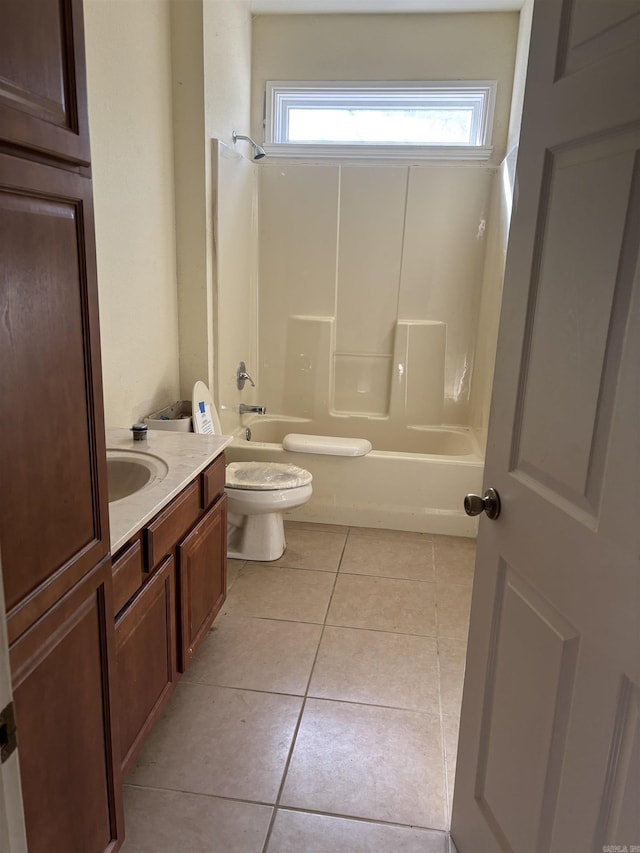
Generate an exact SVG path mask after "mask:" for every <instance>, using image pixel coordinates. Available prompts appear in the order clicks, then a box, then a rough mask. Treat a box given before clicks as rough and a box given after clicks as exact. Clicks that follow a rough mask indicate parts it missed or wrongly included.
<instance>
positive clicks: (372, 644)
mask: <svg viewBox="0 0 640 853" xmlns="http://www.w3.org/2000/svg"><path fill="white" fill-rule="evenodd" d="M309 696H315V697H320V698H323V699H341V700H343V701H346V702H361V703H365V704H368V705H388V706H390V707H393V708H407V709H409V710H413V711H429V712H431V713H436V714H437V713H439V710H440V708H439V703H438V698H439V697H438V667H437V660H436V641H435V640H434V639H432V638H431V637H414V636H409V635H408V634H389V633H386V632H381V631H365V630H362V629H360V628H333V627H330V626H327V627H326V628H325V631H324V634H323V636H322V642H321V644H320V650H319V652H318V658H317V660H316V664H315V666H314V668H313V678H312V681H311V685H310V687H309Z"/></svg>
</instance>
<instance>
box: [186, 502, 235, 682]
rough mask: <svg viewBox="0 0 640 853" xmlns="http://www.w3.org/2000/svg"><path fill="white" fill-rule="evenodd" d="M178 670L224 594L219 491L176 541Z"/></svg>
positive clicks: (223, 531) (224, 523)
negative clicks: (185, 532)
mask: <svg viewBox="0 0 640 853" xmlns="http://www.w3.org/2000/svg"><path fill="white" fill-rule="evenodd" d="M178 589H179V598H180V603H179V606H180V654H179V656H178V657H179V661H180V664H179V665H180V672H184V671H185V669H186V667H187V664H188V663H189V661H190V660H191V658H192V657H193V653H194V651H195V650H196V649H197V647H198V646H199V645H200V643H201V642H202V640H203V639H204V637H205V634H206V633H207V631H208V630H209V628H210V627H211V623H212V622H213V620H214V619H215V617H216V615H217V613H218V611H219V610H220V608H221V607H222V605H223V603H224V600H225V598H226V595H227V498H226V495H223V496H222V497H221V498H220V499H219V500H218V501H217V502H216V503H215V504H214V505H213V507H212V508H211V509H210V510H209V512H208V513H207V514H206V515H205V516H204V517H203V518H202V519H201V520H200V521H199V522H198V524H196V526H195V527H194V528H193V530H192V531H191V533H189V535H188V536H187V537H186V538H185V539H183V541H182V542H181V543H180V544H179V545H178Z"/></svg>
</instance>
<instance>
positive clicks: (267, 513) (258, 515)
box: [193, 382, 312, 562]
mask: <svg viewBox="0 0 640 853" xmlns="http://www.w3.org/2000/svg"><path fill="white" fill-rule="evenodd" d="M193 412H194V418H193V428H194V430H195V431H196V432H208V433H209V434H214V435H215V434H218V435H221V434H222V428H221V426H220V419H219V417H218V413H217V411H216V408H215V406H214V404H213V399H212V398H211V394H210V392H209V389H208V388H207V386H206V385H205V384H204V382H196V384H195V385H194V387H193ZM196 414H197V415H198V416H196ZM311 480H312V476H311V474H310V472H309V471H306V470H305V469H304V468H299V467H298V466H297V465H286V464H282V463H278V462H231V463H230V464H229V465H227V470H226V482H225V493H226V495H227V500H228V521H227V556H228V557H231V558H232V559H237V560H253V561H258V562H262V561H265V562H266V561H269V560H277V559H278V558H279V557H281V556H282V554H283V553H284V550H285V548H286V540H285V535H284V521H283V517H282V513H283V512H284V511H285V510H289V509H293V508H294V507H298V506H302V504H304V503H306V502H307V501H308V500H309V498H310V497H311V494H312V487H311Z"/></svg>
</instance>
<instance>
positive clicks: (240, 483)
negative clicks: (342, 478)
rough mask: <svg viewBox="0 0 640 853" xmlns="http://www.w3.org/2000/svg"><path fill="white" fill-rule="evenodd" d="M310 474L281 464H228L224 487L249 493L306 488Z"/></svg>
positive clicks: (302, 469) (295, 466)
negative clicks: (245, 490) (246, 490)
mask: <svg viewBox="0 0 640 853" xmlns="http://www.w3.org/2000/svg"><path fill="white" fill-rule="evenodd" d="M312 479H313V478H312V476H311V473H310V472H309V471H305V469H304V468H298V466H297V465H287V464H284V463H282V462H230V463H229V465H227V474H226V487H227V488H233V489H249V490H251V491H275V490H280V489H297V488H299V487H300V486H307V485H309V483H310V482H311V480H312Z"/></svg>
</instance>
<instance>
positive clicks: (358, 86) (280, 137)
mask: <svg viewBox="0 0 640 853" xmlns="http://www.w3.org/2000/svg"><path fill="white" fill-rule="evenodd" d="M495 91H496V84H495V82H491V81H477V82H459V81H456V82H440V83H405V82H402V83H318V82H313V83H301V82H296V83H292V82H280V81H278V82H269V83H267V110H266V128H265V146H266V147H267V151H268V153H269V154H271V155H274V154H276V155H278V154H281V155H284V156H289V157H290V156H324V157H326V156H340V157H343V156H347V157H350V156H351V157H353V156H356V157H364V158H368V157H370V156H374V157H375V156H384V157H391V158H393V157H402V158H406V157H407V156H409V157H417V158H418V159H423V158H434V157H436V158H445V157H449V158H451V157H455V158H464V159H486V158H488V157H489V156H490V154H491V148H490V145H489V140H490V136H491V124H492V120H493V106H494V101H495Z"/></svg>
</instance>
